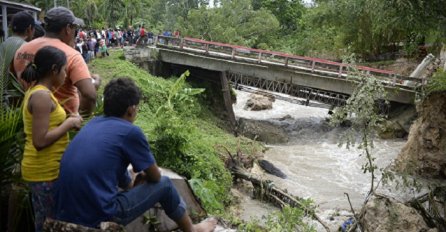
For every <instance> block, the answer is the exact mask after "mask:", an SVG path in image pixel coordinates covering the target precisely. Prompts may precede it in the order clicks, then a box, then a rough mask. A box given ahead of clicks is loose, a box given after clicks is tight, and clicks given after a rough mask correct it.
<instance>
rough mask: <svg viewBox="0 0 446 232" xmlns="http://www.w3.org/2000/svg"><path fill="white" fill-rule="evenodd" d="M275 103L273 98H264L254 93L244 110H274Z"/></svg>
mask: <svg viewBox="0 0 446 232" xmlns="http://www.w3.org/2000/svg"><path fill="white" fill-rule="evenodd" d="M274 101H275V98H274V97H273V96H264V95H260V94H255V93H253V94H251V95H250V96H249V99H248V100H247V101H246V104H245V107H244V109H245V110H252V111H260V110H269V109H272V108H273V102H274Z"/></svg>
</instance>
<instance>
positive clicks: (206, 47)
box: [204, 44, 209, 54]
mask: <svg viewBox="0 0 446 232" xmlns="http://www.w3.org/2000/svg"><path fill="white" fill-rule="evenodd" d="M204 49H205V50H204V51H205V52H206V54H209V44H206V45H205V46H204Z"/></svg>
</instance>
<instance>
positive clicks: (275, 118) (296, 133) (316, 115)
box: [234, 91, 406, 217]
mask: <svg viewBox="0 0 446 232" xmlns="http://www.w3.org/2000/svg"><path fill="white" fill-rule="evenodd" d="M250 94H251V93H248V92H243V91H237V104H236V105H234V112H235V114H236V117H237V118H248V119H255V120H267V121H270V122H273V123H274V124H275V125H277V126H278V127H282V128H283V129H285V130H286V131H287V134H288V137H289V141H288V142H287V143H285V144H267V147H268V150H267V151H266V152H265V154H264V158H265V159H266V160H268V161H270V162H271V163H273V164H274V165H275V166H276V167H278V168H280V169H281V170H282V171H283V172H284V173H285V174H286V175H287V176H288V178H287V179H281V178H279V177H275V176H272V175H268V174H262V175H263V176H264V178H268V179H271V180H273V182H274V184H275V185H276V186H278V187H280V188H284V189H287V190H288V192H290V193H291V194H293V195H295V196H300V197H304V198H311V199H313V200H314V202H315V204H316V205H317V206H318V211H319V212H320V213H321V214H322V215H325V216H326V217H330V216H329V214H335V213H334V212H337V214H339V212H341V214H342V212H344V213H345V214H348V213H347V212H348V211H349V210H350V206H349V203H348V201H347V198H346V196H345V194H344V193H348V194H349V196H350V199H351V202H352V205H353V207H354V208H355V209H356V210H357V209H359V208H360V207H361V205H362V203H363V201H364V198H365V196H366V194H367V192H368V190H369V188H370V174H368V173H367V174H364V173H363V171H362V170H361V166H362V165H363V164H365V158H364V157H363V156H361V155H360V154H361V151H360V150H358V149H355V148H351V149H346V148H345V147H339V145H338V144H339V140H340V137H341V134H342V133H343V132H344V131H345V130H346V128H331V127H330V126H328V125H327V123H326V118H327V117H328V109H326V108H320V107H311V106H303V105H299V104H293V103H290V102H287V101H283V100H278V99H276V100H275V102H274V103H273V108H272V109H271V110H263V111H249V110H245V109H244V106H245V103H246V101H247V99H248V98H249V95H250ZM405 142H406V141H405V140H403V139H392V140H381V139H377V140H376V141H375V149H374V150H373V154H374V156H375V157H376V164H377V165H378V167H380V168H383V167H386V166H388V165H389V164H390V163H391V162H392V160H393V159H395V158H396V156H397V155H398V153H399V151H400V150H401V148H402V147H403V146H404V144H405Z"/></svg>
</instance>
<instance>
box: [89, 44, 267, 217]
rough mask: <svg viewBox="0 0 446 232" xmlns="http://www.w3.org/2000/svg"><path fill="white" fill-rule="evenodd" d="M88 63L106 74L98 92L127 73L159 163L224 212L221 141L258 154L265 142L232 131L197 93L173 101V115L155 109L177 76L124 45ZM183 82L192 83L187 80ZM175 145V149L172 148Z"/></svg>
mask: <svg viewBox="0 0 446 232" xmlns="http://www.w3.org/2000/svg"><path fill="white" fill-rule="evenodd" d="M89 67H90V71H91V72H92V73H95V74H99V75H100V76H101V78H102V80H103V83H102V86H101V88H100V89H99V93H101V92H102V91H103V88H104V86H105V85H106V84H107V83H108V82H109V81H110V80H111V79H113V78H117V77H129V78H131V79H133V80H135V82H136V83H137V85H138V86H139V87H140V88H141V90H142V93H143V99H142V102H141V103H140V111H139V114H138V117H137V120H136V122H135V124H136V125H137V126H139V127H141V129H142V130H143V131H144V133H145V134H146V136H147V137H148V140H149V143H150V146H151V148H152V149H153V151H154V153H155V157H156V159H157V161H158V163H159V164H160V165H161V166H163V167H167V168H171V169H172V170H173V171H176V172H178V173H179V174H180V175H183V176H186V177H187V178H188V179H189V181H190V183H191V185H192V187H193V189H194V191H195V193H196V194H197V195H198V197H199V198H200V199H201V200H202V203H203V204H204V207H205V208H206V209H207V210H208V212H210V213H213V214H219V213H224V208H225V206H227V205H228V204H230V202H231V196H230V195H229V194H227V193H228V192H229V188H230V187H231V185H232V178H231V176H230V173H229V171H228V170H226V168H225V167H224V159H225V158H227V157H225V156H226V151H225V150H224V149H222V148H221V147H222V146H224V147H226V148H228V150H229V151H230V152H231V153H232V154H234V153H236V151H237V150H240V151H241V152H242V153H244V154H254V153H258V152H260V151H261V150H262V149H263V147H262V146H261V145H260V144H259V143H256V142H253V141H251V140H250V139H247V138H244V137H238V138H237V137H234V136H233V135H232V134H231V133H229V132H227V131H226V130H224V129H222V128H220V127H219V126H218V125H224V124H225V122H223V121H222V120H221V119H219V118H218V117H216V116H215V115H214V114H213V113H212V111H211V110H210V109H209V108H208V107H207V106H206V105H204V103H203V102H200V100H199V99H200V98H199V97H197V96H187V99H186V100H187V101H184V98H182V97H179V98H181V99H183V100H182V101H180V100H177V102H176V103H175V104H174V105H175V110H176V111H175V113H174V114H173V115H168V112H166V113H165V114H166V115H163V114H161V115H159V114H157V113H156V112H157V110H158V109H160V107H162V106H163V105H165V104H166V102H167V101H168V96H169V91H172V86H174V84H175V82H176V80H177V78H175V77H173V78H169V79H164V78H160V77H155V76H152V75H150V74H149V73H148V72H146V71H145V70H143V69H141V68H139V67H137V66H136V65H134V64H132V63H130V62H128V61H126V60H124V56H123V52H122V51H120V50H112V51H111V52H110V56H109V57H105V58H98V59H95V60H93V61H92V62H91V63H90V64H89ZM184 88H190V86H189V85H187V84H186V86H184ZM179 94H181V93H179ZM160 131H161V132H160ZM172 147H174V149H173V150H172V149H170V148H172ZM166 148H167V149H166ZM166 150H169V151H166Z"/></svg>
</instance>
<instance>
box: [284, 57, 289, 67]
mask: <svg viewBox="0 0 446 232" xmlns="http://www.w3.org/2000/svg"><path fill="white" fill-rule="evenodd" d="M288 60H289V58H288V57H285V67H288Z"/></svg>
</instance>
